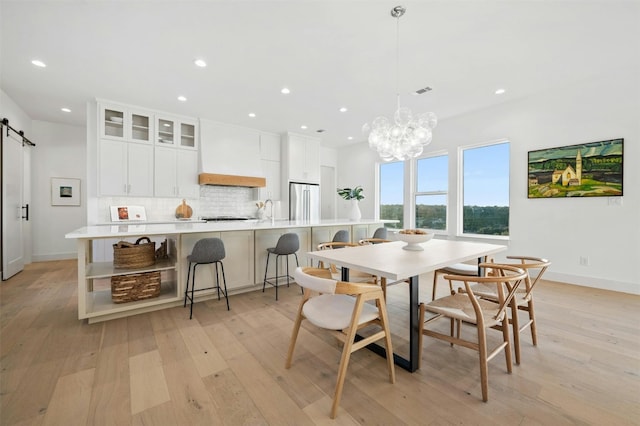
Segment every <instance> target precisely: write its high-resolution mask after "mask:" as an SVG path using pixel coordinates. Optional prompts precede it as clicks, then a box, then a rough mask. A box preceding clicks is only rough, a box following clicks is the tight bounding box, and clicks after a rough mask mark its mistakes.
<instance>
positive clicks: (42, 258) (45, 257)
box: [31, 251, 78, 262]
mask: <svg viewBox="0 0 640 426" xmlns="http://www.w3.org/2000/svg"><path fill="white" fill-rule="evenodd" d="M77 258H78V253H77V252H75V251H74V252H71V253H56V254H34V255H33V257H32V258H31V260H32V261H33V262H48V261H51V260H68V259H77Z"/></svg>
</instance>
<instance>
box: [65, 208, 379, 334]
mask: <svg viewBox="0 0 640 426" xmlns="http://www.w3.org/2000/svg"><path fill="white" fill-rule="evenodd" d="M384 222H388V221H383V220H360V221H357V222H354V221H349V220H346V219H344V220H340V219H337V220H320V221H313V222H308V221H290V220H275V221H271V220H263V221H260V220H245V221H229V222H204V223H203V222H200V221H184V222H172V223H146V222H128V223H122V222H120V223H114V224H106V225H92V226H86V227H83V228H79V229H77V230H75V231H72V232H70V233H68V234H66V236H65V237H66V238H70V239H76V240H77V248H78V318H79V319H87V320H88V322H89V323H93V322H98V321H104V320H108V319H113V318H120V317H125V316H129V315H135V314H138V313H143V312H149V311H153V310H158V309H166V308H169V307H173V306H178V305H180V304H182V303H183V297H184V289H185V285H186V271H187V260H186V258H187V255H189V253H191V249H192V248H193V246H194V244H195V243H196V241H198V240H199V239H201V238H210V237H217V238H220V239H222V241H223V242H224V244H225V250H226V258H225V259H224V266H225V273H226V278H227V288H228V290H229V294H231V295H233V294H236V293H241V292H246V291H253V290H258V289H262V279H263V277H264V273H265V266H266V257H267V256H266V249H267V248H268V247H273V246H275V244H276V242H277V240H278V238H279V237H280V235H282V234H284V233H287V232H294V233H296V234H298V237H299V239H300V250H299V252H298V254H299V258H300V264H301V265H310V263H309V260H307V259H306V256H305V254H306V253H307V252H309V251H313V250H314V249H315V247H317V245H318V244H319V243H322V242H326V241H331V239H332V238H333V235H334V234H335V232H337V231H338V230H343V229H345V230H348V231H349V234H350V236H351V240H352V241H353V242H357V241H358V240H360V239H362V238H366V237H370V236H371V235H373V232H374V231H375V229H376V228H378V227H380V226H383V224H384ZM140 237H149V238H150V239H151V240H152V241H154V242H155V243H156V248H158V247H160V243H162V242H163V241H166V245H167V255H168V258H165V259H157V261H156V263H155V264H154V265H152V266H149V267H144V268H136V269H122V268H115V267H114V266H113V249H112V245H113V244H114V243H116V242H118V241H121V240H124V241H128V242H135V241H136V240H137V239H138V238H140ZM274 263H275V262H270V265H269V266H270V268H269V271H268V274H269V276H273V275H274V271H273V270H272V267H273V269H275V265H274ZM281 270H282V269H281ZM148 273H160V274H161V290H160V295H159V296H158V297H154V298H151V299H146V300H138V301H132V302H127V303H114V302H113V301H112V298H111V277H114V276H122V275H133V274H148ZM212 280H213V274H212V271H211V268H206V267H205V268H199V269H198V276H197V283H198V284H199V285H197V286H196V289H197V288H198V287H200V286H202V287H208V286H210V283H211V282H212ZM212 297H217V293H215V292H214V291H201V292H199V296H198V297H196V301H200V300H205V299H209V298H212ZM232 309H233V307H232Z"/></svg>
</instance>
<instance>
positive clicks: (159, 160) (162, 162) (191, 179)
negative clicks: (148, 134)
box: [154, 146, 199, 198]
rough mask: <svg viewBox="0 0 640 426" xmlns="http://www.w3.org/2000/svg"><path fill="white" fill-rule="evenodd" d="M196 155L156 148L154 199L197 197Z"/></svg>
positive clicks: (166, 148) (191, 152) (190, 152)
mask: <svg viewBox="0 0 640 426" xmlns="http://www.w3.org/2000/svg"><path fill="white" fill-rule="evenodd" d="M198 194H199V186H198V153H197V152H196V151H192V150H182V149H174V148H170V147H164V146H157V147H156V150H155V164H154V195H155V196H156V197H190V198H195V197H198Z"/></svg>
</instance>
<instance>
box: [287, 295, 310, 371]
mask: <svg viewBox="0 0 640 426" xmlns="http://www.w3.org/2000/svg"><path fill="white" fill-rule="evenodd" d="M305 302H306V300H302V301H301V302H300V305H299V306H298V314H297V315H296V321H295V323H294V324H293V331H292V332H291V340H290V341H289V350H288V351H287V360H286V361H285V363H284V368H290V367H291V361H292V360H293V350H294V349H295V347H296V341H297V340H298V332H299V331H300V324H302V320H303V318H304V317H303V315H302V307H303V306H304V304H305Z"/></svg>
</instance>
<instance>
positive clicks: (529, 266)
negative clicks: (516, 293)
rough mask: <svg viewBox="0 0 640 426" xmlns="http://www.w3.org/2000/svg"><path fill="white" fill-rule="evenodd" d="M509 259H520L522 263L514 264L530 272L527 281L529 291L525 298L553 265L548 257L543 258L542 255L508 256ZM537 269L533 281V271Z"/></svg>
mask: <svg viewBox="0 0 640 426" xmlns="http://www.w3.org/2000/svg"><path fill="white" fill-rule="evenodd" d="M507 259H513V260H519V261H520V263H514V264H513V266H517V267H518V268H522V269H524V270H525V271H527V273H528V275H529V276H528V277H527V280H526V281H525V283H526V286H527V293H526V294H525V296H524V298H529V297H530V295H531V292H532V291H533V288H534V287H535V285H536V283H537V282H538V280H540V277H542V276H543V275H544V273H545V271H546V270H547V268H548V267H549V265H551V262H549V261H548V260H547V259H543V258H541V257H533V256H507ZM536 270H537V274H536V276H535V278H534V279H533V281H531V275H532V274H531V273H532V272H535V271H536Z"/></svg>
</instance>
